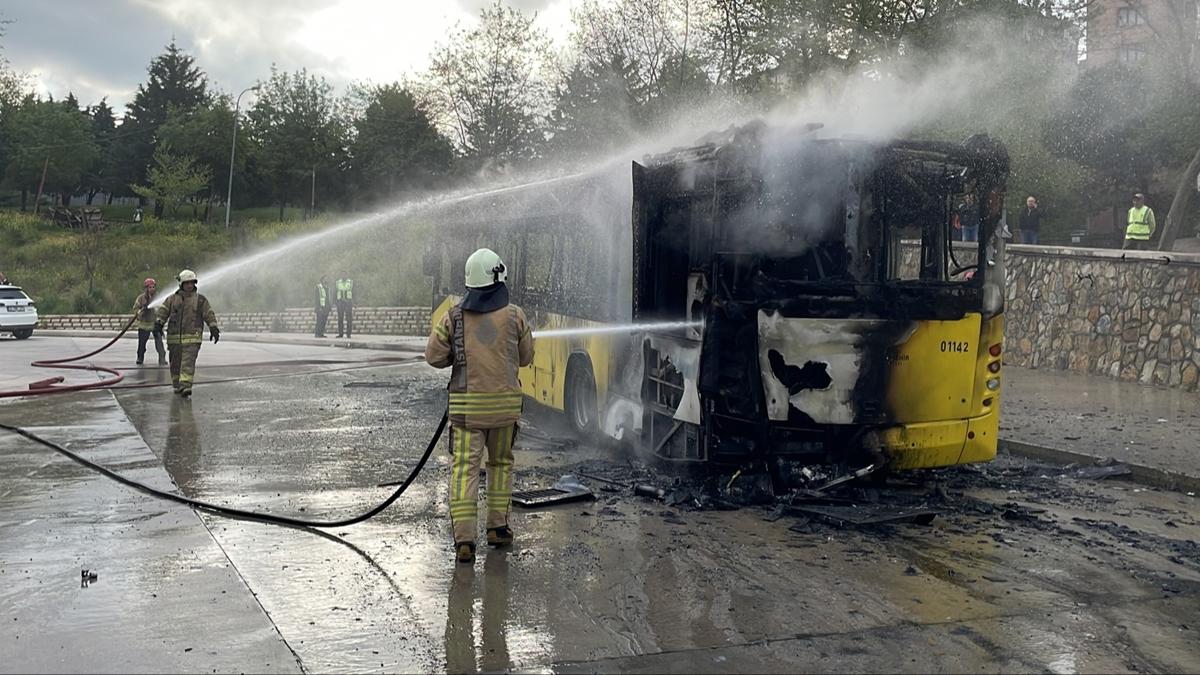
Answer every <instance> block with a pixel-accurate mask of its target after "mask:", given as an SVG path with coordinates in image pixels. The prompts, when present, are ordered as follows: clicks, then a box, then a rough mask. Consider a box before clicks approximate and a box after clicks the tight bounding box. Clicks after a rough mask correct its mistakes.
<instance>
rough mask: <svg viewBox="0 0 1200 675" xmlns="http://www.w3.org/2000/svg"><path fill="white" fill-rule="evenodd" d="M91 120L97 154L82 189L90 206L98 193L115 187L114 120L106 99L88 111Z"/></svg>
mask: <svg viewBox="0 0 1200 675" xmlns="http://www.w3.org/2000/svg"><path fill="white" fill-rule="evenodd" d="M88 115H89V117H90V119H91V127H92V140H93V141H95V143H96V145H97V147H98V152H97V154H96V161H94V162H92V165H91V167H89V168H88V170H87V171H86V172H85V173H84V175H83V178H82V186H83V189H84V190H85V191H86V192H87V203H88V204H89V205H90V204H91V203H92V201H93V200H94V199H95V198H96V195H97V194H98V193H100V192H109V193H110V194H111V193H112V191H113V190H114V189H115V188H116V187H117V186H116V184H115V180H114V176H113V143H114V138H113V137H114V135H115V134H116V131H117V122H116V118H115V117H114V116H113V109H112V107H111V106H109V105H108V101H107V100H106V99H100V102H99V103H97V104H96V105H94V106H92V108H91V109H90V110H89V111H88Z"/></svg>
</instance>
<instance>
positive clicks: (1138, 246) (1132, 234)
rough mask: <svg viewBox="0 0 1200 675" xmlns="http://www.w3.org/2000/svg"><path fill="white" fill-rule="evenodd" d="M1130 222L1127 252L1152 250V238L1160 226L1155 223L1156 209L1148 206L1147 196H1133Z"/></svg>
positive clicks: (1126, 243) (1127, 232)
mask: <svg viewBox="0 0 1200 675" xmlns="http://www.w3.org/2000/svg"><path fill="white" fill-rule="evenodd" d="M1127 220H1128V222H1127V224H1126V226H1125V244H1124V245H1123V246H1122V247H1121V248H1122V249H1125V250H1132V251H1148V250H1150V237H1152V236H1154V231H1155V230H1157V229H1158V225H1157V224H1156V223H1155V222H1154V209H1152V208H1150V207H1149V206H1146V195H1144V194H1142V193H1140V192H1138V193H1137V194H1135V195H1133V207H1132V208H1130V209H1129V217H1128V219H1127Z"/></svg>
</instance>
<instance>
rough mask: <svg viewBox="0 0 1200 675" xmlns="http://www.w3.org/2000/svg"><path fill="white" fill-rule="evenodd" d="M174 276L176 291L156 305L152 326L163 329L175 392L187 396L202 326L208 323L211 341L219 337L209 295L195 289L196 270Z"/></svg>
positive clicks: (190, 390)
mask: <svg viewBox="0 0 1200 675" xmlns="http://www.w3.org/2000/svg"><path fill="white" fill-rule="evenodd" d="M176 279H178V280H179V290H178V291H175V293H174V294H173V295H170V296H167V299H166V300H165V301H164V302H163V304H161V305H159V306H158V312H157V314H156V315H155V323H154V329H155V330H156V331H158V332H159V333H162V332H163V329H164V328H165V329H166V333H167V355H168V356H170V359H171V382H172V383H173V384H174V385H175V393H176V394H179V395H180V396H182V397H184V398H188V397H189V396H191V395H192V378H193V377H194V376H195V374H196V357H197V356H199V355H200V343H202V342H204V325H205V324H208V334H209V336H211V338H212V342H213V344H217V341H218V340H220V339H221V329H220V328H218V327H217V315H216V314H215V313H214V312H213V309H212V305H210V304H208V298H206V297H204V296H203V295H200V294H199V293H197V292H196V273H195V272H193V271H191V270H183V271H182V272H180V273H179V276H178V277H176Z"/></svg>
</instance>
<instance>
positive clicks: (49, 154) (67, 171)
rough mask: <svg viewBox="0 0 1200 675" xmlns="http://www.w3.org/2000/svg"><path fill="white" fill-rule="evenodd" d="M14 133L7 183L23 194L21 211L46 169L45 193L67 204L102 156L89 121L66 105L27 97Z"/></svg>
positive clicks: (16, 116)
mask: <svg viewBox="0 0 1200 675" xmlns="http://www.w3.org/2000/svg"><path fill="white" fill-rule="evenodd" d="M13 133H14V138H15V139H16V140H15V141H13V143H12V145H11V146H10V148H9V153H8V155H7V157H8V161H7V164H6V167H5V180H6V182H7V183H8V185H9V186H10V187H12V188H15V189H18V190H21V191H22V193H21V210H25V208H26V201H27V199H26V198H27V196H28V195H27V193H28V191H30V190H37V187H38V185H39V183H40V182H41V178H42V171H43V168H44V169H45V175H46V184H45V191H46V192H47V193H58V194H60V195H62V196H63V199H64V200H65V199H69V197H70V195H71V194H72V193H73V192H74V191H75V189H76V188H77V187H78V186H79V185H80V179H81V177H82V176H83V174H84V172H85V171H87V170H88V169H89V168H90V167H91V166H92V164H93V163H94V162H95V161H96V158H97V157H98V156H99V151H98V149H97V147H96V143H95V141H94V140H93V139H92V129H91V123H90V121H89V120H88V118H87V117H86V116H84V115H82V114H80V112H79V110H78V109H76V110H74V111H70V110H67V109H66V108H65V107H64V106H63V105H62V103H57V102H54V101H49V100H47V101H41V100H37V99H35V98H34V97H32V96H27V97H26V98H25V100H24V101H23V102H22V103H21V105H20V107H19V108H18V109H17V110H16V111H15V114H14V118H13Z"/></svg>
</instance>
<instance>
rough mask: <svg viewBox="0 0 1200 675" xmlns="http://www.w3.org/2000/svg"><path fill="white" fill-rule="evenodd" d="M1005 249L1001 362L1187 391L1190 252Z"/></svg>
mask: <svg viewBox="0 0 1200 675" xmlns="http://www.w3.org/2000/svg"><path fill="white" fill-rule="evenodd" d="M1008 250H1009V255H1008V258H1007V260H1008V293H1007V295H1008V302H1007V304H1006V310H1005V316H1006V317H1007V323H1006V326H1005V344H1006V352H1007V357H1006V359H1005V360H1006V362H1008V363H1014V364H1016V365H1021V366H1029V367H1032V368H1054V369H1057V370H1070V371H1074V372H1079V373H1093V374H1097V375H1106V376H1109V377H1114V378H1119V379H1122V380H1128V381H1133V380H1136V381H1139V382H1142V383H1144V384H1157V385H1167V386H1171V387H1178V388H1181V389H1184V390H1186V391H1196V390H1197V381H1198V380H1200V255H1196V254H1183V253H1155V252H1141V251H1128V252H1122V251H1116V250H1111V249H1081V248H1070V247H1058V246H1011V247H1009V249H1008Z"/></svg>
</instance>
